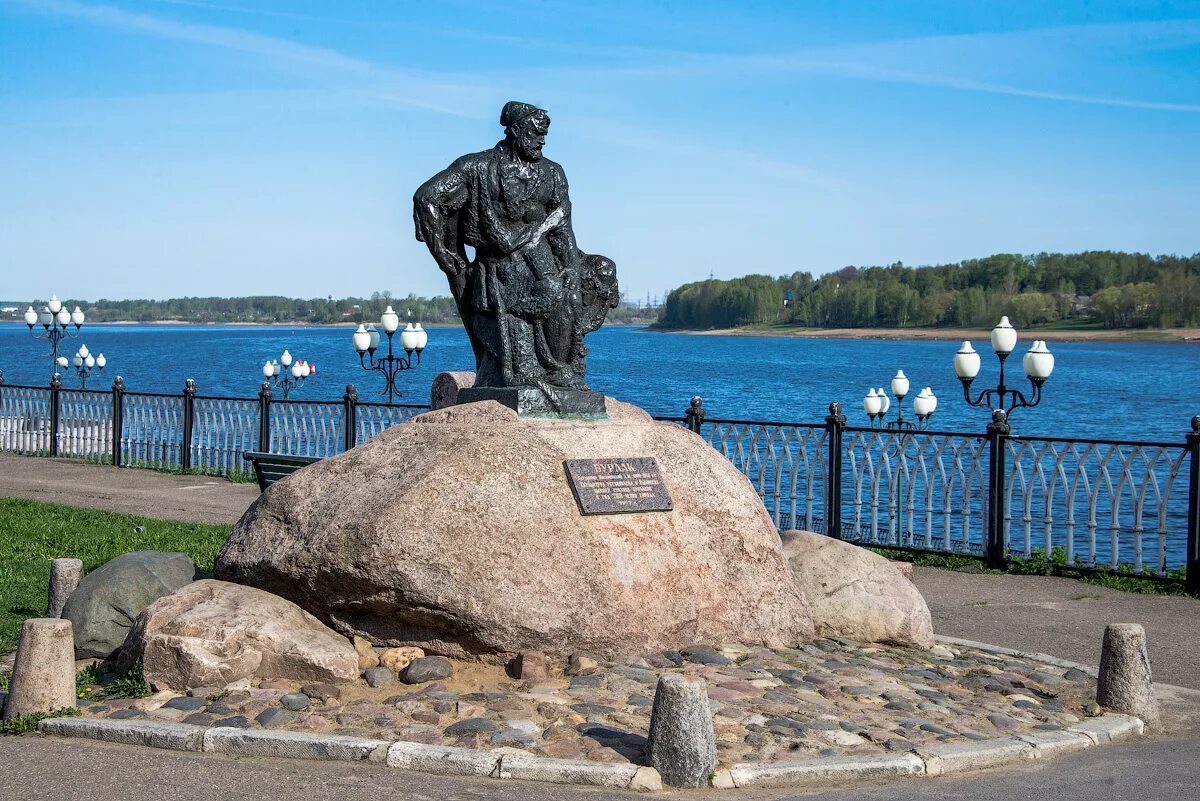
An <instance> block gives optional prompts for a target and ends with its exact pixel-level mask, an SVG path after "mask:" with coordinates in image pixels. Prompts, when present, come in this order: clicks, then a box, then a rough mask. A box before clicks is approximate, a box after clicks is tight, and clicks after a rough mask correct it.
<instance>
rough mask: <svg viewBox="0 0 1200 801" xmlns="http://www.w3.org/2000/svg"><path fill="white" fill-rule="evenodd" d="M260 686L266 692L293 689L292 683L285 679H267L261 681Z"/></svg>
mask: <svg viewBox="0 0 1200 801" xmlns="http://www.w3.org/2000/svg"><path fill="white" fill-rule="evenodd" d="M258 686H259V687H261V688H262V689H264V690H283V691H284V692H287V691H288V690H290V689H292V685H291V683H290V682H288V681H285V680H284V679H265V680H263V681H260V682H259V683H258Z"/></svg>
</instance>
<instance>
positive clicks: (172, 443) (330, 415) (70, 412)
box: [0, 374, 429, 477]
mask: <svg viewBox="0 0 1200 801" xmlns="http://www.w3.org/2000/svg"><path fill="white" fill-rule="evenodd" d="M428 408H429V407H428V406H420V405H415V404H384V403H362V404H360V403H359V402H358V395H357V393H356V392H355V390H354V387H353V386H349V387H347V388H346V394H345V396H344V397H343V398H342V400H340V401H312V400H303V401H301V400H276V399H275V398H274V397H273V396H272V393H271V391H270V388H269V387H264V388H263V389H262V390H261V391H260V392H259V394H258V396H257V397H255V398H230V397H218V396H208V395H200V394H198V392H197V389H196V384H195V382H193V381H192V380H191V379H189V380H188V381H187V382H186V384H185V385H184V388H183V392H181V393H179V394H175V395H171V394H164V393H154V392H131V391H128V390H127V389H126V387H125V383H124V381H123V380H122V379H121V378H120V377H118V378H117V380H116V381H114V382H113V386H112V389H111V390H110V391H104V392H98V391H95V390H87V391H84V390H74V389H66V388H64V387H63V386H62V383H61V379H59V378H58V377H57V376H56V378H55V380H54V381H53V382H52V383H51V384H50V385H49V386H46V387H29V386H15V385H6V384H4V381H3V375H2V374H0V451H6V452H9V453H22V454H31V455H49V456H70V457H76V458H82V459H85V460H87V461H92V462H104V463H107V464H114V465H117V466H118V467H120V466H128V467H148V468H151V469H155V470H168V471H174V470H178V471H195V472H201V473H206V474H210V475H218V476H229V477H241V476H248V473H249V471H248V470H247V467H246V465H245V463H244V461H243V459H242V454H244V453H245V452H247V451H271V452H275V453H286V454H292V455H302V456H318V457H325V456H334V455H336V454H339V453H342V452H343V451H345V450H346V449H348V448H353V447H354V446H355V445H356V444H358V443H360V442H364V441H366V440H367V439H370V438H371V437H373V436H375V435H376V434H378V433H379V432H381V431H383V430H384V429H386V428H388V427H389V426H392V425H395V424H397V423H402V422H404V421H406V420H409V419H411V418H412V417H413V416H414V415H416V414H419V413H421V412H422V411H425V410H427V409H428Z"/></svg>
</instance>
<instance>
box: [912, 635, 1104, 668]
mask: <svg viewBox="0 0 1200 801" xmlns="http://www.w3.org/2000/svg"><path fill="white" fill-rule="evenodd" d="M933 639H934V640H935V641H937V642H939V643H944V644H945V645H958V646H961V647H963V648H975V649H977V650H980V651H984V652H986V653H989V654H1000V655H1002V656H1015V657H1017V658H1018V659H1032V660H1033V661H1035V662H1044V663H1046V664H1047V665H1054V666H1055V667H1060V668H1075V669H1076V670H1082V671H1083V672H1084V673H1086V674H1088V675H1089V676H1091V677H1092V678H1093V679H1094V678H1096V677H1097V676H1099V675H1100V670H1099V669H1098V668H1096V667H1093V666H1092V665H1084V664H1082V663H1080V662H1072V661H1071V660H1069V659H1059V658H1058V657H1057V656H1050V654H1039V653H1037V652H1036V651H1019V650H1017V649H1015V648H1002V647H1001V646H999V645H991V644H989V643H986V642H976V641H975V640H964V639H961V638H959V637H947V636H946V635H944V634H935V635H934V637H933Z"/></svg>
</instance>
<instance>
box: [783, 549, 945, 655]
mask: <svg viewBox="0 0 1200 801" xmlns="http://www.w3.org/2000/svg"><path fill="white" fill-rule="evenodd" d="M783 554H784V556H785V557H786V558H787V560H788V564H789V565H790V566H791V568H792V575H793V576H794V577H795V581H796V586H797V587H798V588H799V589H800V591H801V592H802V593H803V594H804V597H805V598H806V599H807V600H808V604H809V608H810V609H811V610H812V620H813V625H814V626H815V627H816V630H817V634H819V635H821V636H823V637H845V638H846V639H850V640H859V641H860V642H883V643H891V644H895V645H913V646H916V647H918V648H932V647H933V622H932V620H931V618H930V616H929V607H928V606H926V605H925V599H924V598H923V597H921V593H920V591H918V590H917V588H916V586H914V585H913V583H912V582H911V581H909V580H908V579H907V578H905V576H904V574H903V573H901V572H900V571H899V570H898V569H897V568H896V567H895V565H893V564H892V563H891V562H890V561H888V560H887V559H884V558H883V557H882V556H879V555H878V554H874V553H871V552H870V551H868V550H867V549H866V548H859V547H858V546H857V545H852V544H850V543H848V542H842V541H840V540H836V539H834V538H832V537H826V536H824V535H822V534H814V533H812V532H811V531H785V532H784V533H783Z"/></svg>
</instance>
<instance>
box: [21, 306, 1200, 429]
mask: <svg viewBox="0 0 1200 801" xmlns="http://www.w3.org/2000/svg"><path fill="white" fill-rule="evenodd" d="M351 333H352V330H351V329H349V328H345V327H334V328H306V327H293V326H236V325H230V326H191V325H85V326H84V327H83V330H82V335H83V336H82V338H81V339H70V340H68V341H67V342H66V343H64V345H63V348H64V351H66V355H68V356H70V355H71V354H73V353H74V352H75V350H76V349H77V348H78V346H79V344H80V343H81V342H84V343H86V344H87V345H88V347H89V348H90V349H91V350H92V351H93V352H103V353H104V354H105V356H106V357H107V358H108V367H107V369H106V370H105V371H104V373H103V374H102V375H100V376H99V377H98V378H93V379H92V380H91V381H90V383H89V388H106V387H108V386H110V385H111V383H112V379H113V378H114V377H115V376H116V375H118V374H119V375H121V376H123V377H124V379H125V383H126V387H127V388H128V389H129V390H132V391H142V392H171V393H177V392H179V391H180V390H181V388H182V387H183V383H184V379H185V378H193V379H195V381H196V383H197V385H198V387H199V389H200V392H201V394H205V395H235V396H246V397H249V396H252V395H254V394H255V392H257V390H258V386H259V384H260V383H261V381H262V379H261V373H260V370H261V367H262V363H263V362H264V361H265V360H267V359H270V358H278V357H279V355H280V354H281V353H282V351H283V350H284V348H287V349H289V350H290V352H291V353H292V355H293V356H295V357H297V358H302V359H306V360H308V361H310V362H313V363H315V364H316V365H317V368H318V369H317V375H316V376H315V377H312V378H310V379H308V381H307V382H306V383H305V384H304V385H303V386H301V387H300V388H299V389H298V390H296V391H295V392H294V393H293V395H292V397H293V398H296V399H333V398H339V397H341V394H342V392H343V391H344V389H345V386H346V384H348V383H353V384H354V385H355V386H356V387H357V388H358V391H359V395H360V397H361V398H362V399H363V400H372V399H374V395H375V393H376V392H377V391H378V390H379V389H380V388H381V387H382V380H381V378H380V376H378V375H377V374H374V373H367V372H364V371H363V370H362V368H361V367H360V366H359V364H358V358H357V356H356V354H355V352H354V350H353V347H352V346H351V342H350V337H351ZM587 341H588V345H589V348H590V350H591V356H590V358H589V365H588V376H589V381H590V383H591V385H592V387H593V388H594V389H597V390H602V391H604V392H605V393H607V394H608V395H611V396H614V397H616V398H619V399H621V400H624V401H629V402H631V403H634V404H637V405H638V406H641V407H643V408H645V409H647V410H648V411H650V412H652V413H654V414H663V415H680V414H682V413H683V411H684V409H685V408H686V407H687V403H688V399H689V398H690V397H691V396H692V395H694V394H699V395H701V396H702V397H703V398H704V406H705V408H706V410H707V411H708V414H709V416H710V417H721V418H738V419H755V420H774V421H789V422H790V421H799V422H818V421H820V420H821V419H822V418H823V417H824V415H825V414H826V407H827V406H828V404H829V402H830V401H833V400H838V401H841V402H842V403H843V404H844V406H845V407H846V410H847V413H848V415H849V418H850V423H851V425H865V424H866V416H865V415H864V414H863V412H862V398H863V395H865V394H866V392H867V389H868V387H870V386H875V387H880V386H882V387H885V388H886V387H887V386H888V384H889V381H890V379H891V377H892V375H894V374H895V372H896V370H897V369H902V370H904V371H905V373H906V374H907V375H908V376H909V378H910V379H911V381H912V387H913V388H912V390H911V393H912V395H910V398H909V401H908V410H909V413H911V398H912V397H913V396H915V393H916V391H917V390H918V389H919V388H920V387H924V386H931V387H932V388H933V390H934V392H935V393H936V394H937V395H938V397H939V399H940V402H939V405H938V409H937V412H936V414H935V416H934V420H933V422H934V425H933V427H934V428H937V429H942V430H956V431H982V430H983V428H984V427H985V426H986V424H987V420H988V414H987V412H986V410H982V409H975V408H971V407H969V406H967V405H966V404H965V403H964V401H963V398H962V390H961V386H960V384H959V382H958V380H957V379H956V378H955V376H954V371H953V369H952V367H951V363H952V360H953V357H954V352H955V351H956V350H957V347H958V344H957V343H955V342H929V341H900V340H846V339H808V338H783V337H766V336H763V337H759V336H696V335H689V334H671V333H657V332H651V331H647V330H645V329H642V328H638V327H633V326H606V327H605V328H602V329H601V330H600V331H598V332H596V333H595V334H592V335H591V336H589V337H588V340H587ZM1027 344H1028V343H1021V344H1020V345H1019V346H1018V351H1017V354H1016V356H1015V357H1014V358H1013V359H1012V362H1013V364H1012V365H1011V366H1012V367H1013V368H1015V372H1016V376H1017V380H1016V381H1015V383H1016V385H1017V386H1019V387H1021V388H1022V389H1028V382H1027V381H1026V380H1025V379H1024V376H1023V374H1022V373H1021V370H1020V358H1019V357H1020V355H1021V354H1023V353H1024V351H1025V349H1026V347H1027ZM975 347H976V349H977V350H979V351H980V352H981V354H983V369H982V370H981V372H980V377H979V379H978V380H977V381H976V389H977V390H978V389H982V388H984V387H985V386H989V385H994V382H995V378H996V374H997V371H996V360H995V358H994V357H993V356H991V355H990V354H991V349H990V347H989V346H988V345H987V343H986V342H985V341H980V342H976V343H975ZM1051 349H1052V351H1053V352H1054V354H1055V357H1056V361H1057V364H1056V368H1055V371H1054V375H1053V376H1052V377H1051V379H1050V381H1049V382H1048V383H1047V384H1046V387H1045V398H1044V400H1043V401H1042V404H1041V405H1040V406H1039V407H1037V408H1035V409H1025V410H1020V411H1018V412H1017V413H1015V414H1014V415H1013V418H1012V423H1013V427H1014V430H1015V431H1016V432H1017V433H1020V434H1025V435H1028V436H1036V435H1043V436H1050V435H1053V436H1073V437H1087V438H1116V439H1146V440H1162V441H1168V442H1180V443H1181V442H1182V441H1183V437H1184V434H1185V433H1186V431H1187V429H1188V425H1189V422H1188V421H1189V420H1190V419H1191V417H1192V416H1193V415H1196V414H1200V397H1198V390H1200V347H1197V346H1194V345H1188V344H1168V343H1147V342H1074V343H1061V344H1054V345H1052V348H1051ZM50 362H51V360H50V357H49V355H48V343H46V342H45V341H35V340H33V339H32V338H31V337H30V335H29V332H28V329H27V328H26V327H25V326H24V325H12V324H5V325H0V370H3V372H4V380H5V382H6V383H8V384H33V385H39V386H40V385H45V383H46V382H47V381H48V380H49V377H50ZM472 366H473V360H472V357H471V352H470V347H469V345H468V343H467V338H466V335H465V333H464V332H463V330H462V329H461V328H458V327H438V328H434V329H431V330H430V336H429V346H428V348H427V349H426V351H425V353H424V355H423V357H422V363H421V366H420V368H419V369H417V370H414V371H411V372H408V373H406V374H405V375H403V376H402V377H401V379H400V383H401V386H403V387H405V389H406V392H407V394H408V398H406V400H408V401H409V402H414V403H426V402H428V393H429V384H430V381H431V380H432V379H433V377H434V376H435V375H436V374H437V373H438V372H440V371H442V370H469V369H472ZM1010 376H1011V373H1010ZM989 381H990V382H992V384H989V383H988V382H989ZM1010 383H1013V381H1012V378H1011V377H1010ZM66 385H67V386H78V381H77V380H76V379H75V378H74V376H73V375H68V377H67V380H66ZM893 409H894V407H893ZM893 413H894V411H893Z"/></svg>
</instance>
